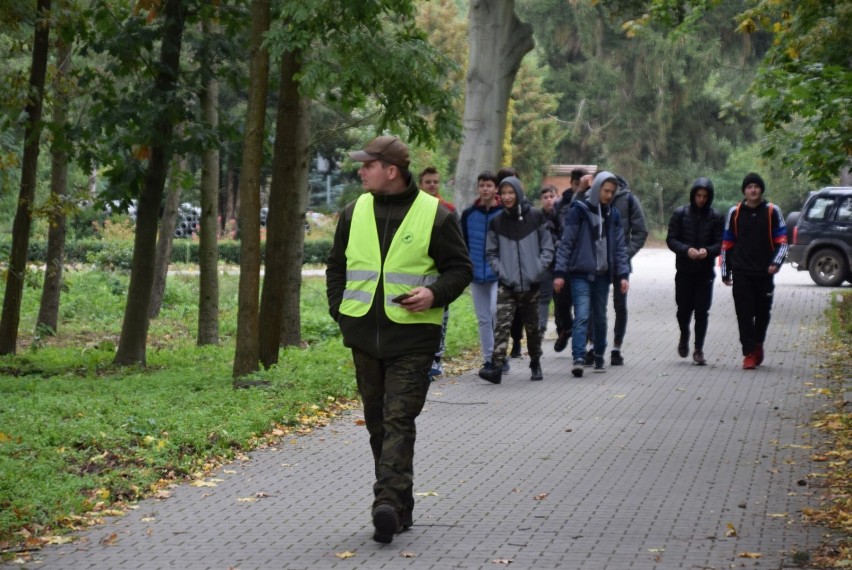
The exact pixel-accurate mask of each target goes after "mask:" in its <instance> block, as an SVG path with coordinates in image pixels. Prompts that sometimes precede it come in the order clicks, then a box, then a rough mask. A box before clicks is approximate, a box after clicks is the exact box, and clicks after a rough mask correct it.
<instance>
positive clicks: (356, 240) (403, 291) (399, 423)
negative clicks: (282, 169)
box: [326, 136, 786, 543]
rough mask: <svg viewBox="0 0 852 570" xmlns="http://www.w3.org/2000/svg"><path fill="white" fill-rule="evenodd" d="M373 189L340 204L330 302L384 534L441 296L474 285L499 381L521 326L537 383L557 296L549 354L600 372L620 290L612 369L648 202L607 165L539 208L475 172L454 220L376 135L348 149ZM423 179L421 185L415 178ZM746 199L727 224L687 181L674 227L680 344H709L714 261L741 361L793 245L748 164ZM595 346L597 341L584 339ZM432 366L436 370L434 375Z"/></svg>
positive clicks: (410, 499) (747, 358) (400, 517)
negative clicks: (351, 373)
mask: <svg viewBox="0 0 852 570" xmlns="http://www.w3.org/2000/svg"><path fill="white" fill-rule="evenodd" d="M350 157H351V159H352V160H354V161H356V162H360V163H362V164H361V167H360V168H359V170H358V174H359V176H360V178H361V182H362V186H363V187H364V189H365V190H366V192H365V193H364V194H362V195H361V196H360V197H359V198H358V199H357V200H355V201H354V202H352V203H350V204H348V205H347V206H346V208H345V209H344V210H343V212H341V214H340V218H339V220H338V225H337V228H336V231H335V236H334V241H333V244H332V248H331V252H330V254H329V258H328V263H327V270H326V284H327V297H328V304H329V313H330V315H331V317H332V318H333V319H334V320H335V322H337V323H338V325H339V327H340V330H341V332H342V335H343V343H344V345H345V346H347V347H348V348H350V349H351V351H352V356H353V361H354V365H355V378H356V383H357V386H358V391H359V393H360V395H361V399H362V402H363V408H364V420H365V424H366V427H367V431H368V433H369V436H370V447H371V450H372V454H373V459H374V469H375V483H374V485H373V493H374V499H373V504H372V510H371V519H372V524H373V527H374V533H373V539H374V540H375V541H377V542H380V543H390V542H392V540H393V537H394V535H395V534H397V533H400V532H403V531H405V530H407V529H409V528H410V527H411V526H412V525H413V520H414V519H413V509H414V495H413V478H414V474H413V458H414V442H415V434H416V429H415V419H416V418H417V416H418V415H419V414H420V412H421V411H422V409H423V406H424V404H425V402H426V395H427V392H428V389H429V385H430V375H432V376H434V375H435V373H436V372H435V371H436V368H440V366H441V353H442V350H443V348H442V347H443V339H444V336H445V334H446V323H447V317H448V312H447V307H449V305H450V304H451V303H452V302H453V301H454V300H455V299H456V298H458V297H459V296H460V295H461V294H462V293H463V292H464V290H465V289H466V288H467V287H468V285H470V288H471V294H472V297H473V303H474V307H475V310H476V314H477V321H478V328H479V335H480V341H481V350H482V355H483V358H484V361H485V363H484V365H483V367H482V369H480V370H479V376H480V377H482V378H484V379H485V380H488V381H489V382H492V383H495V384H499V383H500V382H501V379H502V376H503V374H504V373H505V372H507V371H508V370H509V367H508V361H507V349H508V344H509V338H510V336H511V333H510V331H511V328H512V322H513V321H516V320H517V319H519V320H520V322H521V323H522V324H523V329H524V330H525V332H526V337H527V351H528V354H529V358H530V379H531V380H541V379H542V378H543V373H542V367H541V356H542V348H541V343H542V336H543V333H544V330H545V328H546V325H547V322H548V317H549V305H550V302H551V300H554V301H555V322H556V330H557V339H556V342H555V345H554V350H555V351H556V352H561V351H563V350H564V349H565V348H566V347H567V343H568V340H569V339H570V340H571V352H572V359H573V367H572V374H573V375H574V376H576V377H580V376H582V375H583V369H584V367H586V366H587V365H588V366H591V367H593V368H594V370H596V371H603V370H604V369H605V363H604V359H605V354H606V352H605V351H606V348H607V324H606V308H607V301H608V296H609V289H610V286H614V287H613V291H614V294H613V298H614V307H615V314H616V322H615V334H614V338H613V347H612V351H611V353H610V364H611V365H616V366H617V365H622V364H624V357H623V356H622V354H621V347H622V342H623V340H624V334H625V331H626V325H627V293H628V291H629V288H630V282H629V277H630V272H631V266H630V260H631V258H632V257H633V256H634V255H635V254H636V253H637V252H638V251H639V250H640V249H641V248H642V247H643V245H644V244H645V240H646V238H647V235H648V231H647V227H646V225H645V222H644V216H643V214H642V208H641V205H640V204H639V201H638V199H637V198H636V197H635V196H634V195H633V194H632V192H630V190H629V187H628V184H627V182H626V181H625V180H624V179H623V178H621V177H620V176H617V175H615V174H613V173H611V172H608V171H601V172H598V173H596V174H595V175H594V176H591V175H589V174H587V173H585V172H583V171H581V170H576V171H574V172H572V179H571V190H570V192H569V191H568V190H566V191H565V192H564V193H563V194H562V196H561V197H560V198H559V199H558V200H557V197H556V193H557V192H556V189H555V188H544V189H542V191H541V196H542V206H543V207H542V208H541V209H539V208H535V207H533V206H532V205H531V204H530V203H529V200H528V199H527V197H526V193H525V191H524V187H523V184H522V183H521V180H520V179H519V178H518V175H517V172H515V171H514V170H513V169H511V168H504V169H501V171H499V172H498V173H496V174H492V173H491V172H488V171H486V172H483V173H481V174H480V175H479V177H478V180H477V191H478V198H477V200H476V202H475V203H474V204H473V205H472V206H470V207H469V208H467V209H465V210H464V211H463V212H462V213H461V215H460V216H459V215H457V213H456V212H455V209H454V208H453V207H452V206H451V205H450V204H448V203H446V202H445V201H444V200H443V199H442V198H441V197H440V194H439V192H438V183H437V180H438V179H437V178H436V177H435V176H434V175H436V174H437V171H435V170H434V169H426V170H424V172H423V173H421V176H420V179H419V180H415V178H414V176H413V175H412V173H411V172H410V171H409V165H410V159H409V152H408V147H407V146H406V145H405V143H403V142H402V141H401V140H400V139H399V138H397V137H393V136H380V137H377V138H376V139H374V140H372V141H370V142H369V143H368V144H367V145H366V146H365V147H364V149H363V150H359V151H355V152H352V153H350ZM418 182H420V185H421V186H422V189H423V190H424V191H421V189H420V188H418ZM742 190H743V194H744V200H743V201H742V202H741V203H739V204H738V205H737V206H735V207H734V208H732V209H731V210H730V212H729V213H728V217H727V220H726V221H725V223H724V227H723V226H722V224H721V218H720V216H719V215H718V214H717V213H716V212H715V210H713V209H712V207H711V204H712V201H713V184H712V182H710V181H709V180H708V179H706V178H699V179H698V180H696V181H695V183H694V184H693V186H692V189H691V191H690V204H689V205H687V206H684V207H682V208H679V209H678V210H677V211H676V212H675V213H674V214H673V215H672V219H671V222H670V224H669V232H668V237H667V243H668V245H669V247H670V248H671V249H672V251H674V252H675V254H676V256H677V277H676V279H675V289H676V301H677V305H678V312H677V319H678V323H679V325H680V331H681V332H680V339H679V344H678V348H677V350H678V354H679V355H680V356H682V357H686V356H687V355H688V351H689V340H690V322H691V319H692V315H694V316H695V335H694V350H693V355H692V356H693V360H694V362H695V363H696V364H704V363H705V362H706V360H705V358H704V354H703V343H704V337H705V334H706V330H707V313H708V311H709V308H710V303H711V300H712V286H713V280H714V277H715V271H714V260H715V258H716V257H717V256H718V255H721V257H722V261H721V270H722V279H723V282H724V283H725V284H727V285H731V284H732V283H733V293H734V301H735V306H736V311H737V318H738V322H739V330H740V340H741V343H742V346H743V355H744V360H743V368H746V369H753V368H755V367H757V366H759V365H760V363H761V362H762V361H763V341H764V339H765V335H766V327H767V325H768V323H769V312H770V310H771V306H772V292H773V288H774V285H773V276H774V274H775V273H776V272H777V271H778V269H779V268H780V265H781V263H782V262H783V260H784V256H785V255H786V229H785V227H784V221H783V216H782V214H781V211H780V209H778V207H777V206H774V205H772V204H769V203H767V202H766V201H765V200H763V193H764V191H765V185H764V183H763V180H762V179H761V178H760V177H759V176H758V175H756V174H749V175H748V176H746V178H745V180H744V181H743V187H742ZM589 345H590V346H589ZM438 373H440V370H439V372H438Z"/></svg>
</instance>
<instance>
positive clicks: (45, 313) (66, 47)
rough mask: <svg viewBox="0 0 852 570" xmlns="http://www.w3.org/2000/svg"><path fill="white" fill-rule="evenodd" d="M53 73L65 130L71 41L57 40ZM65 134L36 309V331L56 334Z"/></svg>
mask: <svg viewBox="0 0 852 570" xmlns="http://www.w3.org/2000/svg"><path fill="white" fill-rule="evenodd" d="M56 61H57V67H56V76H55V77H54V78H53V93H54V95H53V124H54V127H55V129H56V132H57V133H64V129H65V123H66V122H67V120H68V92H67V88H66V86H65V85H64V83H65V81H67V78H68V72H69V71H70V69H71V44H69V43H67V42H65V41H64V40H62V39H59V40H57V42H56ZM67 144H68V141H67V140H66V138H65V136H64V134H63V135H57V136H56V138H55V139H54V141H53V144H52V146H51V149H50V211H49V214H48V222H49V227H48V230H47V259H46V260H45V267H44V286H43V287H42V290H41V304H40V305H39V310H38V320H37V321H36V330H38V331H40V332H41V333H42V334H44V333H45V332H48V331H49V334H56V331H57V328H58V323H59V298H60V292H61V291H62V264H63V263H64V261H65V218H66V213H65V208H66V203H65V198H66V196H67V194H68V152H67V151H66V145H67Z"/></svg>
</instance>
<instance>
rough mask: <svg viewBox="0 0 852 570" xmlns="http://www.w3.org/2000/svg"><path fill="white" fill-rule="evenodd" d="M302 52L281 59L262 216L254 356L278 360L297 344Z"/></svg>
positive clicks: (303, 145)
mask: <svg viewBox="0 0 852 570" xmlns="http://www.w3.org/2000/svg"><path fill="white" fill-rule="evenodd" d="M302 57H303V55H302V53H301V51H299V50H293V51H287V52H284V54H282V57H281V66H280V70H281V83H280V87H279V90H278V118H277V121H276V123H277V126H276V133H275V155H274V158H273V164H272V183H271V185H270V191H269V214H268V216H267V218H266V272H265V274H264V279H263V292H262V294H261V298H260V360H261V362H262V363H263V365H264V366H265V367H267V368H268V367H270V366H272V365H273V364H275V363H277V362H278V349H279V346H281V345H284V346H287V345H290V346H293V345H295V346H298V344H299V342H300V341H301V318H300V314H299V299H300V296H299V295H298V294H296V295H294V294H292V292H294V291H299V289H300V288H301V284H302V258H303V245H304V241H305V207H306V206H307V192H306V191H305V189H306V188H307V186H308V167H309V162H310V158H309V150H310V101H309V100H308V99H307V98H306V97H304V96H302V95H301V94H300V93H299V82H298V79H297V77H298V75H299V73H300V72H301V69H302Z"/></svg>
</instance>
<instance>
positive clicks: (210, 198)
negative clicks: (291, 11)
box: [196, 19, 219, 346]
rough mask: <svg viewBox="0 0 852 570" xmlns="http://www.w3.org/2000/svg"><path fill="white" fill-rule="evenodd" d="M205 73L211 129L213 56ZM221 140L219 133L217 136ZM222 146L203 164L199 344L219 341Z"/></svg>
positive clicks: (205, 109)
mask: <svg viewBox="0 0 852 570" xmlns="http://www.w3.org/2000/svg"><path fill="white" fill-rule="evenodd" d="M201 27H202V33H203V35H204V36H207V37H211V36H212V35H213V34H214V33H215V31H216V24H214V23H213V22H212V21H211V20H207V19H205V20H204V21H203V22H202V24H201ZM202 58H203V60H206V61H203V62H202V69H203V71H202V74H203V75H204V76H205V79H204V86H203V88H202V91H201V110H202V111H201V112H202V113H203V115H204V119H203V121H204V123H205V124H206V127H207V128H208V129H210V130H211V131H215V130H216V129H217V128H218V127H219V83H218V82H217V81H216V75H215V70H214V69H213V63H212V57H210V55H209V54H207V53H205V54H203V55H202ZM217 140H218V137H217ZM218 202H219V149H218V142H217V144H216V146H215V147H213V148H206V149H204V157H203V159H202V165H201V219H200V220H199V228H198V237H199V238H200V240H199V246H198V269H199V276H198V286H199V293H198V337H197V339H196V343H197V344H198V346H204V345H208V344H213V345H216V344H219V240H218V228H217V227H216V222H217V219H218V217H219V208H218Z"/></svg>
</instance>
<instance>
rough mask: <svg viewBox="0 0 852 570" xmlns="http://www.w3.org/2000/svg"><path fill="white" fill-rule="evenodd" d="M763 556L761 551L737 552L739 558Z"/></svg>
mask: <svg viewBox="0 0 852 570" xmlns="http://www.w3.org/2000/svg"><path fill="white" fill-rule="evenodd" d="M761 556H763V554H761V553H760V552H740V553H739V554H737V557H738V558H760V557H761Z"/></svg>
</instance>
